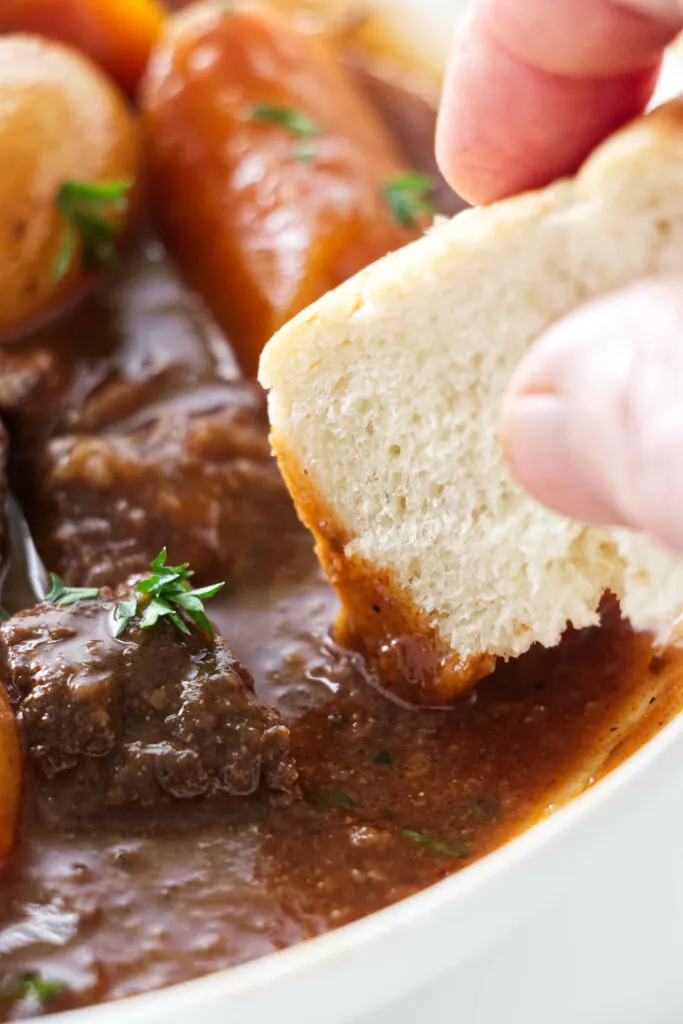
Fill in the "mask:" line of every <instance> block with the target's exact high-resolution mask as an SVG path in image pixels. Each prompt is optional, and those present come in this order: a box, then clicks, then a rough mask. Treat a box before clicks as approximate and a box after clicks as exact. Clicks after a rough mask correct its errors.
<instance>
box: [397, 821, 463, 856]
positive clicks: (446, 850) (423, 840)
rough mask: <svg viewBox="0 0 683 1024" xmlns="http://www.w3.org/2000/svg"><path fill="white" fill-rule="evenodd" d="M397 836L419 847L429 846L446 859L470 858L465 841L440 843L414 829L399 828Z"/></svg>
mask: <svg viewBox="0 0 683 1024" xmlns="http://www.w3.org/2000/svg"><path fill="white" fill-rule="evenodd" d="M396 834H397V835H399V836H402V837H403V838H404V839H410V841H411V842H413V843H417V844H418V845H419V846H428V847H429V848H430V849H431V850H434V852H435V853H440V854H442V856H444V857H455V858H457V859H458V860H461V859H462V858H463V857H469V854H470V849H469V846H468V845H467V843H466V842H465V840H464V839H459V840H457V843H454V844H448V843H440V842H439V841H438V840H437V839H432V837H431V836H427V835H425V834H424V832H415V831H413V829H412V828H397V829H396Z"/></svg>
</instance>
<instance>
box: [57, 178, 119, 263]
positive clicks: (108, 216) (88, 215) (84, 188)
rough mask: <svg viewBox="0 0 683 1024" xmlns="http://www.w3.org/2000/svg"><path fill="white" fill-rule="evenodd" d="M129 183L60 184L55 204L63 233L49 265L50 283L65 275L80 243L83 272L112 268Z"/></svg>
mask: <svg viewBox="0 0 683 1024" xmlns="http://www.w3.org/2000/svg"><path fill="white" fill-rule="evenodd" d="M132 185H133V183H132V181H102V182H99V183H89V182H85V181H65V182H63V184H62V186H61V188H60V189H59V192H58V193H57V197H56V199H55V203H56V206H57V209H58V210H59V212H60V213H61V215H62V218H63V220H64V233H63V235H62V240H61V242H60V245H59V248H58V250H57V255H56V256H55V259H54V263H53V265H52V277H53V280H54V281H56V282H58V281H61V279H62V278H63V277H64V276H65V274H67V273H68V271H69V269H70V267H71V265H72V263H73V260H74V254H75V252H76V247H77V243H78V241H79V237H80V241H81V245H82V251H83V266H84V267H85V269H86V270H96V269H97V268H99V267H113V266H115V265H116V262H117V259H118V254H117V249H116V237H117V234H118V231H119V229H120V227H121V225H122V222H123V219H124V218H125V215H126V213H127V211H128V200H129V192H130V190H131V188H132Z"/></svg>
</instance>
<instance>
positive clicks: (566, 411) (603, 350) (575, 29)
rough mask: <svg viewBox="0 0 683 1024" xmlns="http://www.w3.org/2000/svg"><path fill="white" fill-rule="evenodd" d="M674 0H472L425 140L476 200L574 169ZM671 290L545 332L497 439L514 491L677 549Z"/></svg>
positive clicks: (625, 95) (644, 78) (680, 478)
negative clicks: (517, 487)
mask: <svg viewBox="0 0 683 1024" xmlns="http://www.w3.org/2000/svg"><path fill="white" fill-rule="evenodd" d="M682 29H683V0H552V2H549V0H478V2H476V3H475V4H474V6H473V9H472V10H471V12H470V15H469V16H468V18H467V19H466V22H465V24H464V26H463V27H462V29H461V30H460V31H459V33H458V38H457V39H456V42H455V45H454V49H453V55H452V57H451V62H450V66H449V69H448V73H447V77H446V84H445V90H444V97H443V103H442V110H441V114H440V122H439V131H438V138H437V152H438V158H439V162H440V165H441V168H442V170H443V172H444V174H445V175H446V177H447V178H448V180H449V181H450V182H451V184H452V185H453V186H454V188H455V189H456V190H457V191H459V192H460V193H461V194H462V195H463V196H465V197H466V198H467V199H469V200H470V201H474V202H490V201H492V200H494V199H498V198H501V197H503V196H505V195H510V194H512V193H515V192H519V191H522V190H524V189H527V188H534V187H539V186H542V185H544V184H546V183H547V182H548V181H550V180H552V179H553V178H556V177H558V176H559V175H562V174H568V173H572V172H573V171H574V170H576V168H577V167H578V166H579V165H580V163H581V162H582V161H583V159H584V158H585V157H586V156H587V155H588V153H589V152H590V151H591V149H592V148H593V147H594V146H595V145H596V144H597V143H598V142H599V141H600V140H601V139H602V138H604V137H605V136H606V135H608V134H610V133H611V132H612V131H613V130H614V129H615V128H617V127H618V126H619V125H621V124H623V123H624V122H625V121H628V120H629V119H630V118H631V117H633V116H635V115H636V114H638V113H640V112H641V111H642V110H643V109H644V107H645V105H646V103H647V101H648V99H649V97H650V95H651V92H652V89H653V87H654V84H655V81H656V78H657V73H658V69H659V63H660V60H661V56H662V51H663V48H664V47H665V46H666V45H667V44H668V43H669V42H670V41H671V40H672V39H674V37H675V36H676V35H677V34H678V32H679V31H681V30H682ZM682 392H683V280H682V279H679V278H675V279H672V278H669V279H665V280H652V281H643V282H641V283H640V284H638V285H637V286H634V287H630V288H628V289H626V290H624V291H622V292H619V293H616V294H613V295H610V296H607V297H604V298H602V299H599V300H598V301H596V302H593V303H591V304H590V305H588V306H586V307H584V308H583V309H581V310H579V311H577V312H576V313H574V314H572V315H571V316H569V317H567V318H565V319H564V320H562V321H561V322H560V323H558V324H556V325H555V326H554V327H553V328H551V329H550V330H549V331H548V332H547V333H546V334H545V336H544V337H542V338H541V339H540V340H539V341H538V342H537V343H536V344H535V345H534V347H533V349H532V350H531V352H530V353H529V355H528V356H527V357H526V358H525V359H524V360H523V361H522V364H521V365H520V367H519V368H518V370H517V373H516V374H515V376H514V378H513V381H512V383H511V386H510V390H509V393H508V395H507V398H506V401H505V405H504V410H503V422H502V434H503V440H504V444H505V447H506V451H507V454H508V457H509V459H510V461H511V464H512V467H513V469H514V471H515V472H516V474H517V476H518V477H519V479H520V481H521V483H522V484H523V485H524V486H525V487H526V488H527V489H528V490H529V491H530V492H531V493H532V494H534V495H535V496H536V497H537V498H538V499H539V500H541V501H543V502H545V503H546V504H547V505H549V506H550V507H552V508H554V509H556V510H558V511H560V512H563V513H565V514H567V515H573V516H576V517H578V518H581V519H583V520H586V521H588V522H594V523H611V524H618V525H627V526H634V527H638V528H642V529H644V530H648V531H649V532H650V533H651V534H652V535H653V536H654V537H655V538H656V539H657V540H658V541H659V542H660V543H662V544H664V545H667V546H669V547H671V548H673V549H674V550H676V551H679V552H683V394H682Z"/></svg>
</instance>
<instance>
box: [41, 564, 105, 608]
mask: <svg viewBox="0 0 683 1024" xmlns="http://www.w3.org/2000/svg"><path fill="white" fill-rule="evenodd" d="M50 579H51V581H52V589H51V590H50V593H49V594H48V595H47V597H46V598H45V600H46V601H50V602H51V603H52V604H57V605H59V606H60V608H65V607H66V606H67V605H70V604H76V603H77V602H78V601H92V600H94V598H96V597H99V595H100V591H99V587H67V586H66V585H65V583H64V580H63V579H62V578H61V576H57V574H56V573H54V572H51V573H50Z"/></svg>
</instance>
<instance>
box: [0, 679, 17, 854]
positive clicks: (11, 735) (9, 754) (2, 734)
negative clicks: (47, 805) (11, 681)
mask: <svg viewBox="0 0 683 1024" xmlns="http://www.w3.org/2000/svg"><path fill="white" fill-rule="evenodd" d="M21 782H22V764H21V749H20V746H19V730H18V728H17V722H16V719H15V717H14V712H13V711H12V708H11V707H10V704H9V701H8V699H7V697H6V696H5V691H4V690H3V688H2V684H1V683H0V866H1V865H2V864H3V862H4V861H5V860H6V859H7V857H8V856H9V854H10V851H11V849H12V846H13V845H14V840H15V837H16V830H17V824H18V818H19V802H20V798H21Z"/></svg>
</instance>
